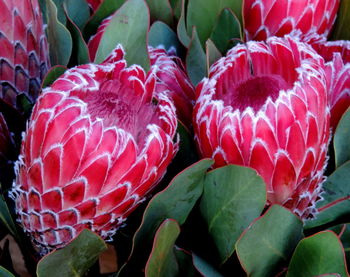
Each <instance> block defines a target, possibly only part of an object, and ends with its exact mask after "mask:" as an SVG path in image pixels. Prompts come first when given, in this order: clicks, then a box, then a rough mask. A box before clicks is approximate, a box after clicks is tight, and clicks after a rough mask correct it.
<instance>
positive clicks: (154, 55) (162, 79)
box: [88, 17, 195, 127]
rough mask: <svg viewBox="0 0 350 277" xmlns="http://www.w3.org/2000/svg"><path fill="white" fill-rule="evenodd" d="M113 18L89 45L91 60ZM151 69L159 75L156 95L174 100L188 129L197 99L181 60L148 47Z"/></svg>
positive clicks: (101, 28) (105, 21)
mask: <svg viewBox="0 0 350 277" xmlns="http://www.w3.org/2000/svg"><path fill="white" fill-rule="evenodd" d="M110 20H111V17H107V18H106V19H105V20H103V21H102V23H101V25H100V26H99V28H98V30H97V33H96V34H95V35H94V36H93V37H92V38H91V39H90V41H89V43H88V47H89V53H90V57H91V59H95V56H96V52H97V49H98V46H99V44H100V41H101V38H102V36H103V34H104V31H105V29H106V27H107V26H108V24H109V22H110ZM148 52H149V56H150V61H151V68H152V70H153V71H154V72H155V74H156V75H157V82H156V93H162V92H164V91H166V92H167V94H168V95H169V96H170V97H171V99H172V100H173V102H174V104H175V107H176V111H177V116H178V118H179V120H180V121H181V122H182V123H184V124H185V125H186V126H187V127H190V125H191V121H192V109H193V103H194V98H195V93H194V87H193V85H192V84H191V81H190V79H189V77H188V75H187V73H186V71H185V67H184V66H183V63H182V61H181V59H180V58H178V57H176V56H174V55H169V54H168V53H167V52H166V51H165V50H164V49H160V48H153V47H148Z"/></svg>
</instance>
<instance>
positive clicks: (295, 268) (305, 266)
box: [287, 231, 349, 277]
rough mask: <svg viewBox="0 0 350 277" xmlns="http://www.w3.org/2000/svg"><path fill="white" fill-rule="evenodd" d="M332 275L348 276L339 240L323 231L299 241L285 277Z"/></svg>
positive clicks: (331, 233) (330, 232)
mask: <svg viewBox="0 0 350 277" xmlns="http://www.w3.org/2000/svg"><path fill="white" fill-rule="evenodd" d="M332 273H338V274H340V275H341V276H344V277H345V276H349V275H348V273H347V271H346V265H345V257H344V249H343V246H342V244H341V243H340V241H339V238H338V237H337V236H336V235H335V234H334V233H333V232H332V231H325V232H320V233H317V234H315V235H313V236H311V237H307V238H305V239H303V240H301V241H300V243H299V244H298V246H297V248H296V249H295V252H294V254H293V257H292V260H291V262H290V265H289V267H288V272H287V277H294V276H295V277H309V276H317V275H322V274H332Z"/></svg>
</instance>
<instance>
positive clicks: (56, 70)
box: [42, 65, 67, 88]
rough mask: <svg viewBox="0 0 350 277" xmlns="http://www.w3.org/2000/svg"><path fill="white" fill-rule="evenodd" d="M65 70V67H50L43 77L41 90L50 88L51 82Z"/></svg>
mask: <svg viewBox="0 0 350 277" xmlns="http://www.w3.org/2000/svg"><path fill="white" fill-rule="evenodd" d="M66 70H67V67H65V66H62V65H56V66H54V67H51V68H50V70H49V72H47V73H46V76H45V77H44V80H43V83H42V88H46V87H49V86H51V85H52V84H53V82H54V81H56V80H57V79H58V78H59V77H60V76H61V75H62V74H63V73H64V72H65V71H66Z"/></svg>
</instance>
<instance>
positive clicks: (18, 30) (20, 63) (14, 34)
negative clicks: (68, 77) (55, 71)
mask: <svg viewBox="0 0 350 277" xmlns="http://www.w3.org/2000/svg"><path fill="white" fill-rule="evenodd" d="M0 10H1V13H0V22H1V24H0V96H1V97H0V98H1V99H2V100H3V101H4V102H6V103H7V104H8V105H10V106H12V107H14V108H16V109H18V110H20V111H21V107H20V105H18V103H17V96H18V95H20V94H24V95H25V96H26V97H27V98H28V100H29V102H31V103H33V102H34V101H35V100H36V98H37V96H38V93H39V89H40V84H41V80H42V78H43V75H44V74H45V73H46V71H47V69H48V65H49V61H48V50H47V49H48V47H47V40H46V37H45V33H44V28H43V22H42V18H41V12H40V9H39V4H38V1H37V0H0Z"/></svg>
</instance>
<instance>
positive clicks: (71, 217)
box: [13, 47, 178, 248]
mask: <svg viewBox="0 0 350 277" xmlns="http://www.w3.org/2000/svg"><path fill="white" fill-rule="evenodd" d="M123 56H124V52H123V50H122V49H121V48H120V47H118V48H116V49H115V50H114V51H113V53H112V54H111V56H110V57H108V58H107V59H106V61H105V62H103V63H102V64H100V65H94V64H87V65H81V66H78V67H75V68H73V69H70V70H68V71H67V72H66V73H65V74H64V75H62V76H61V77H60V78H59V79H58V80H56V81H55V82H54V83H53V85H52V86H51V87H49V88H46V89H44V90H43V94H42V95H41V96H40V98H39V99H38V102H37V103H36V105H35V107H34V111H33V114H32V116H31V118H30V121H29V125H28V128H27V132H26V135H25V138H24V141H23V144H22V150H21V157H20V159H19V161H18V163H17V179H16V182H15V184H14V189H13V197H14V198H15V202H16V210H17V213H18V215H19V218H20V221H21V222H22V225H23V228H24V230H25V231H26V232H28V233H30V235H31V236H32V237H33V239H34V240H35V241H36V242H37V243H39V244H41V245H42V246H45V247H47V248H50V247H52V248H55V247H61V246H64V245H65V244H66V243H67V242H68V241H69V240H70V239H72V238H74V237H75V236H76V235H77V234H78V233H79V232H80V231H81V230H82V229H83V228H90V229H92V230H93V231H95V232H97V233H98V234H99V235H101V236H102V237H103V238H107V237H110V236H111V235H113V234H114V233H115V231H116V229H117V228H118V227H119V226H120V225H121V223H122V222H123V221H124V220H125V218H126V217H127V216H128V214H129V213H130V212H131V211H132V210H133V209H134V208H135V207H136V206H137V205H138V204H139V203H140V202H141V201H142V200H143V199H144V198H145V196H146V195H147V194H148V193H149V192H150V191H151V190H152V189H153V188H154V186H155V185H156V184H157V182H159V180H160V179H161V178H162V176H163V175H164V173H165V171H166V168H167V166H168V165H169V163H170V161H171V160H172V158H173V157H174V155H175V152H176V151H177V147H178V146H177V143H174V142H173V139H174V136H175V132H176V126H177V121H176V115H175V108H174V106H173V104H172V102H171V101H170V99H169V98H168V97H167V96H166V95H165V94H159V95H158V97H157V98H156V99H154V98H153V96H154V88H155V81H156V79H155V76H154V74H153V73H152V72H150V73H149V74H148V75H146V74H145V72H144V71H143V69H142V68H141V67H139V66H136V65H134V66H131V67H126V62H125V60H124V59H123Z"/></svg>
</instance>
